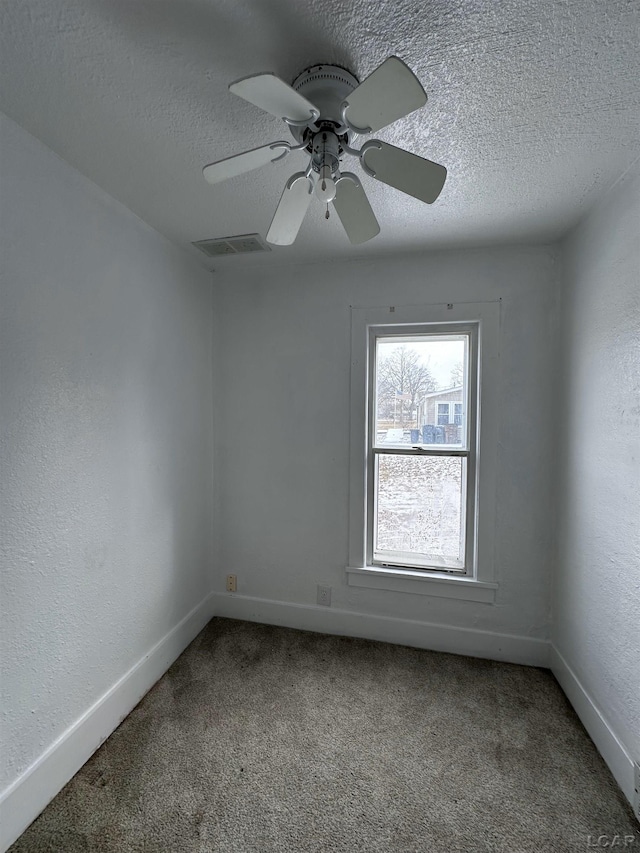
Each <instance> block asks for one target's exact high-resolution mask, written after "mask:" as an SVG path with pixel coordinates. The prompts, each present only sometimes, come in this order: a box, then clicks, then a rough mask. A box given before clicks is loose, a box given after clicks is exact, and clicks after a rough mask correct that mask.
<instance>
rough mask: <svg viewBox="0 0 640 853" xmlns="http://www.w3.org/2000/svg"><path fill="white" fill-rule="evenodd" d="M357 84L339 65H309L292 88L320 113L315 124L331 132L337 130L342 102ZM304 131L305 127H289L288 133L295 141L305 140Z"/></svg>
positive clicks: (339, 123)
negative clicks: (289, 131) (289, 132)
mask: <svg viewBox="0 0 640 853" xmlns="http://www.w3.org/2000/svg"><path fill="white" fill-rule="evenodd" d="M358 82H359V81H358V79H357V77H355V76H354V75H353V74H351V72H349V71H347V70H346V69H344V68H341V67H340V66H339V65H312V66H310V67H309V68H307V69H305V70H304V71H303V72H302V73H301V74H299V75H298V76H297V77H296V79H295V80H294V81H293V83H292V84H291V85H292V88H293V89H295V91H296V92H299V93H300V94H301V95H304V97H305V98H308V100H310V101H311V103H312V104H315V105H316V106H317V108H318V109H319V110H320V118H319V119H317V121H316V125H317V126H318V127H323V126H324V127H326V128H327V129H333V128H332V126H333V127H335V128H338V127H340V126H341V125H342V118H341V107H342V102H343V101H344V100H345V98H346V97H347V95H349V93H350V92H353V90H354V89H355V88H356V86H357V85H358ZM306 130H307V128H304V127H293V126H292V127H291V133H292V134H293V136H294V137H295V138H296V139H297V141H298V142H302V141H303V140H304V139H305V138H306V136H305V131H306ZM307 135H308V134H307Z"/></svg>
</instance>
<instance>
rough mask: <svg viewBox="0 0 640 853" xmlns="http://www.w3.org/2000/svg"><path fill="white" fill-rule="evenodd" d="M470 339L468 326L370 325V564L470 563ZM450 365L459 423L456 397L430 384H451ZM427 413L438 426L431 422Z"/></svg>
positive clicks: (473, 401) (473, 337) (461, 569)
mask: <svg viewBox="0 0 640 853" xmlns="http://www.w3.org/2000/svg"><path fill="white" fill-rule="evenodd" d="M477 340H478V335H477V326H476V325H475V324H471V325H465V326H461V325H460V324H451V325H447V326H441V325H438V326H435V327H432V328H430V329H429V330H428V331H425V329H424V327H415V328H412V329H407V328H406V327H402V326H400V327H398V326H395V327H394V326H388V327H384V326H382V327H377V328H375V329H371V330H370V340H369V371H368V373H369V384H370V386H371V389H370V393H369V395H368V408H369V413H368V420H369V423H370V424H371V428H370V429H369V431H368V433H369V440H368V444H367V468H368V472H367V483H368V488H367V492H368V495H367V502H368V505H369V508H370V509H369V512H368V513H367V553H368V556H369V562H370V563H371V565H373V566H403V567H411V568H414V569H422V570H425V569H426V570H429V569H432V570H433V569H437V570H439V571H446V572H457V573H462V574H469V573H470V572H471V570H472V564H473V542H474V523H475V522H474V519H475V489H474V481H475V464H476V463H475V460H476V453H475V419H474V413H475V411H476V409H477V387H478V383H477V380H476V373H477ZM453 371H458V372H459V373H460V374H461V376H462V388H460V389H459V391H457V392H456V391H453V392H451V391H449V393H450V394H456V393H457V395H458V396H459V397H460V398H462V402H461V403H459V404H457V405H459V407H460V410H459V414H460V426H459V427H458V426H456V425H455V423H454V411H455V408H454V407H455V405H456V404H455V403H454V401H445V402H441V401H439V400H438V399H437V396H435V398H434V393H436V394H437V390H438V389H437V386H440V387H441V388H445V389H448V388H450V386H451V373H452V372H453ZM430 403H431V405H430ZM434 403H435V408H434ZM433 412H435V415H436V417H435V420H436V423H435V424H434V423H433V422H432V423H428V421H429V420H430V419H431V420H432V421H433V414H432V413H433ZM467 413H469V416H467ZM434 427H440V429H435V428H434ZM390 438H391V440H390Z"/></svg>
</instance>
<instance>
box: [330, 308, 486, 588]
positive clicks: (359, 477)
mask: <svg viewBox="0 0 640 853" xmlns="http://www.w3.org/2000/svg"><path fill="white" fill-rule="evenodd" d="M448 323H460V324H465V323H467V324H468V323H478V324H479V341H478V363H479V371H480V388H479V407H480V412H479V419H478V445H477V454H478V455H477V471H478V477H477V479H476V496H475V497H476V500H475V507H476V509H475V512H476V538H475V546H476V547H475V558H474V561H473V566H472V567H471V568H470V571H469V573H467V574H466V575H460V576H457V575H455V574H449V573H445V572H443V573H439V572H437V571H428V572H425V571H421V570H416V569H411V568H404V567H398V568H396V567H394V568H389V567H380V566H373V565H368V564H367V482H366V480H367V431H366V430H367V426H366V425H367V411H368V394H369V389H368V382H367V369H368V360H369V352H368V348H369V338H370V328H371V327H372V326H399V325H407V326H411V327H415V326H416V325H419V324H433V325H434V326H435V325H441V324H448ZM424 332H425V333H428V332H429V326H428V325H425V329H424ZM499 334H500V302H499V301H497V302H476V303H470V302H467V303H459V304H454V305H451V304H446V303H438V304H432V305H419V306H415V305H413V306H394V307H392V308H389V307H385V308H383V307H372V308H354V307H352V309H351V424H350V463H349V465H350V494H349V564H348V566H347V569H346V570H347V579H348V583H349V585H350V586H360V587H362V586H367V587H370V588H374V589H387V590H392V591H395V592H411V593H419V594H424V595H434V596H438V597H446V598H458V599H462V600H471V601H483V602H488V603H491V602H493V601H494V600H495V593H496V590H497V587H498V584H497V581H496V576H495V566H494V551H493V549H494V531H495V503H496V451H497V443H498V423H499V412H498V405H499V399H498V387H499V382H498V380H499V355H500V350H499Z"/></svg>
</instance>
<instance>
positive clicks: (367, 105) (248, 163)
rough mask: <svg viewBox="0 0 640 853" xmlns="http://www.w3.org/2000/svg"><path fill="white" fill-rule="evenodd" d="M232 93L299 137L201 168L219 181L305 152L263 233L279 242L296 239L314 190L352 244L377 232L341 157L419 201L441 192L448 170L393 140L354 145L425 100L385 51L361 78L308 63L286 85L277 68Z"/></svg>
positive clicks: (413, 80)
mask: <svg viewBox="0 0 640 853" xmlns="http://www.w3.org/2000/svg"><path fill="white" fill-rule="evenodd" d="M229 89H230V91H231V92H233V94H234V95H239V96H240V97H241V98H244V100H245V101H249V103H251V104H254V106H256V107H260V109H262V110H265V112H268V113H271V115H274V116H276V117H278V118H282V119H283V120H284V121H285V122H286V124H287V125H288V127H289V130H290V131H291V133H292V135H293V137H294V139H295V141H296V144H293V145H292V144H291V143H290V142H286V141H284V140H280V141H278V142H271V143H270V144H268V145H261V146H260V147H259V148H253V149H251V150H250V151H245V152H244V153H242V154H236V155H234V156H233V157H227V158H225V159H224V160H218V161H217V162H215V163H211V164H210V165H208V166H205V167H204V169H203V174H204V177H205V179H206V180H207V181H208V182H209V183H210V184H217V183H219V182H220V181H225V180H227V179H228V178H233V177H235V176H236V175H241V174H243V173H244V172H249V171H251V170H252V169H257V168H258V167H260V166H264V165H266V164H267V163H275V162H276V161H278V160H282V159H283V158H284V157H286V156H287V155H288V154H289V153H290V152H292V151H306V153H307V154H308V155H309V162H308V164H307V166H306V168H305V169H304V170H303V171H300V172H296V173H295V174H293V175H292V176H291V177H290V178H289V180H288V181H287V183H286V184H285V187H284V191H283V193H282V196H281V198H280V202H279V203H278V207H277V208H276V212H275V214H274V217H273V220H272V221H271V225H270V227H269V231H268V233H267V241H268V242H269V243H272V244H274V245H278V246H289V245H291V243H293V242H294V240H295V239H296V236H297V234H298V231H299V230H300V226H301V225H302V221H303V219H304V216H305V214H306V212H307V208H308V207H309V203H310V201H311V197H312V195H313V192H314V190H315V194H316V196H317V197H318V198H319V199H320V201H321V202H322V203H324V204H326V205H327V210H326V214H325V216H326V218H327V219H328V218H329V205H330V204H332V205H333V207H334V209H335V211H336V213H337V214H338V217H339V218H340V221H341V222H342V225H343V227H344V229H345V231H346V232H347V236H348V237H349V240H350V241H351V242H352V243H353V244H357V243H364V242H366V241H367V240H370V239H371V238H372V237H375V236H376V234H378V232H379V231H380V226H379V225H378V221H377V220H376V217H375V215H374V213H373V210H372V209H371V205H370V204H369V200H368V199H367V196H366V194H365V191H364V189H363V187H362V184H361V183H360V180H359V178H358V177H357V175H354V174H353V173H352V172H343V171H341V168H340V166H341V162H342V159H343V158H344V157H345V156H352V157H357V158H358V159H359V160H360V165H361V166H362V169H363V171H364V173H365V174H366V175H369V176H370V177H371V178H375V179H376V180H378V181H382V183H384V184H388V185H389V186H391V187H395V188H396V189H398V190H400V191H401V192H404V193H407V194H408V195H410V196H413V197H414V198H417V199H419V200H420V201H423V202H426V203H427V204H432V203H433V202H434V201H435V200H436V199H437V198H438V196H439V195H440V192H441V190H442V187H443V186H444V182H445V180H446V177H447V170H446V169H445V167H444V166H441V165H440V164H439V163H433V162H432V161H431V160H426V159H424V158H423V157H418V156H417V155H416V154H411V153H410V152H409V151H405V150H404V149H402V148H397V147H396V146H395V145H390V144H389V143H387V142H382V141H381V140H379V139H371V140H369V141H367V142H365V143H364V145H363V146H362V147H361V148H359V149H357V148H354V147H352V145H351V140H352V137H353V136H354V135H359V134H368V133H373V132H375V131H378V130H380V129H381V128H383V127H386V126H387V125H389V124H391V123H392V122H394V121H397V120H398V119H400V118H403V117H404V116H406V115H408V114H409V113H411V112H413V111H414V110H417V109H418V108H419V107H422V106H424V104H425V103H426V102H427V96H426V94H425V91H424V89H423V88H422V85H421V84H420V81H419V80H418V78H417V77H416V76H415V74H414V73H413V72H412V71H411V70H410V69H409V68H408V67H407V66H406V65H405V64H404V62H402V60H401V59H398V57H397V56H390V57H389V58H388V59H386V60H385V61H384V62H383V63H382V65H379V66H378V68H376V70H375V71H373V72H372V73H371V74H370V75H369V77H367V79H366V80H364V81H363V82H362V83H358V80H357V79H356V78H355V77H354V76H353V74H350V73H349V72H348V71H346V70H345V69H344V68H341V67H339V66H337V65H313V66H311V67H310V68H307V69H306V70H305V71H303V72H302V73H301V74H299V75H298V77H296V79H295V80H294V81H293V84H292V85H291V86H289V85H288V84H287V83H285V82H284V80H281V79H280V78H279V77H277V76H276V75H275V74H254V75H252V76H250V77H244V78H243V79H241V80H237V81H236V82H235V83H232V84H231V85H230V86H229Z"/></svg>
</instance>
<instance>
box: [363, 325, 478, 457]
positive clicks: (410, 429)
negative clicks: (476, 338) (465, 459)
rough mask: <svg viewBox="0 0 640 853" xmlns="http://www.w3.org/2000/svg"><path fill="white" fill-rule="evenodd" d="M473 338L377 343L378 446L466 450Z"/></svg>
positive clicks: (425, 337)
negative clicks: (470, 359) (468, 371)
mask: <svg viewBox="0 0 640 853" xmlns="http://www.w3.org/2000/svg"><path fill="white" fill-rule="evenodd" d="M468 348H469V338H468V335H445V334H442V335H420V336H412V337H409V336H404V337H403V336H393V337H391V336H390V337H380V338H378V339H377V346H376V357H375V425H374V429H375V435H374V441H373V443H374V444H375V445H377V446H389V445H393V446H403V445H416V444H421V445H440V444H448V445H453V446H457V447H466V446H467V429H466V407H467V402H466V399H467V389H466V381H465V377H466V373H467V370H468V367H467V364H468Z"/></svg>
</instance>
